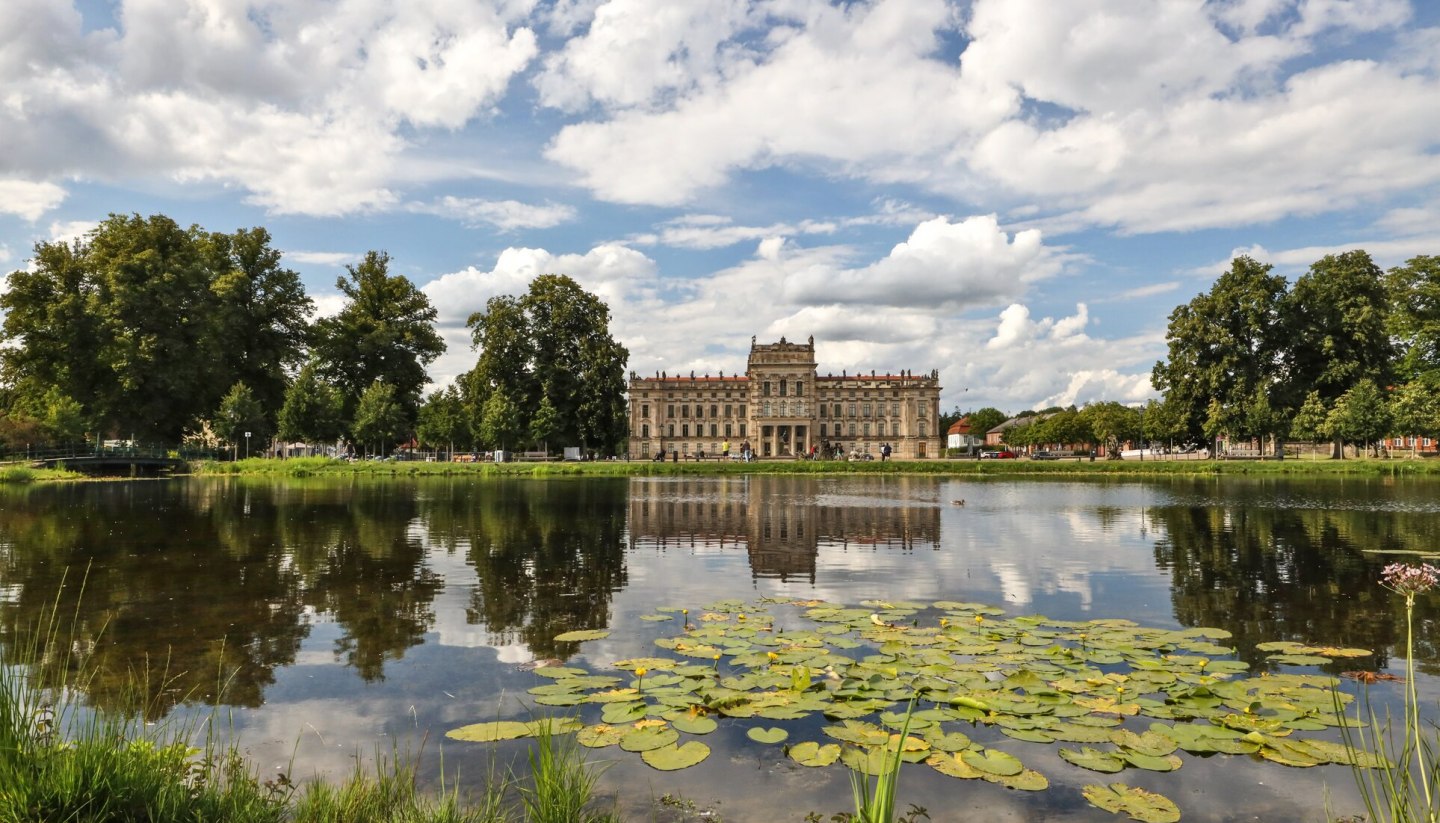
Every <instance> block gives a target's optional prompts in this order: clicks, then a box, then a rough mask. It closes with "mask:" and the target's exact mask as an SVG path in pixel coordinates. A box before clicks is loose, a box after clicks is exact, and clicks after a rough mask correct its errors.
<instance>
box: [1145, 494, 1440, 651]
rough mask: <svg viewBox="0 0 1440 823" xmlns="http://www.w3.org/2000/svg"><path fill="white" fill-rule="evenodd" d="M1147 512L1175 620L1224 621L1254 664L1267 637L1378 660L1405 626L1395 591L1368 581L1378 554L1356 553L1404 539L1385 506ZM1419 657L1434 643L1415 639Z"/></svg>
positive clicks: (1205, 623) (1378, 564) (1176, 508)
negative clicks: (1168, 576)
mask: <svg viewBox="0 0 1440 823" xmlns="http://www.w3.org/2000/svg"><path fill="white" fill-rule="evenodd" d="M1147 514H1148V517H1149V519H1150V523H1151V525H1152V527H1153V528H1155V529H1156V530H1157V533H1158V534H1159V535H1160V538H1159V540H1158V541H1157V543H1156V549H1155V552H1156V560H1157V562H1158V563H1159V564H1160V565H1161V566H1162V567H1167V568H1169V569H1170V570H1171V572H1172V575H1173V581H1174V582H1173V584H1172V586H1173V589H1172V591H1173V594H1172V597H1173V600H1174V604H1175V617H1176V619H1177V620H1179V621H1180V622H1181V623H1183V624H1186V625H1190V626H1217V627H1220V628H1224V629H1227V630H1229V631H1230V632H1232V633H1233V634H1234V635H1235V637H1234V639H1233V640H1228V641H1226V643H1233V644H1234V645H1236V646H1237V647H1238V648H1239V650H1240V654H1241V656H1242V657H1243V658H1244V659H1245V660H1247V661H1248V662H1250V664H1251V665H1252V666H1257V667H1259V666H1263V665H1265V653H1264V652H1257V651H1255V649H1254V647H1255V645H1256V644H1258V643H1263V642H1266V641H1270V640H1295V641H1299V642H1304V643H1319V644H1326V645H1340V646H1352V647H1360V648H1366V649H1372V650H1374V651H1375V652H1376V655H1377V659H1376V661H1374V664H1375V665H1385V662H1386V656H1387V653H1388V650H1389V649H1391V648H1393V644H1394V643H1395V642H1396V639H1397V632H1400V633H1402V634H1403V631H1404V625H1403V622H1401V623H1399V624H1398V625H1397V622H1396V617H1397V611H1396V608H1395V606H1396V604H1395V598H1393V596H1391V595H1390V594H1389V593H1388V592H1386V591H1385V590H1384V589H1382V588H1380V587H1379V586H1378V585H1377V583H1376V580H1377V578H1378V576H1379V572H1380V568H1381V566H1382V565H1383V563H1384V561H1383V559H1381V557H1376V556H1369V557H1367V556H1365V555H1364V554H1362V552H1361V549H1362V548H1381V547H1385V546H1393V545H1395V544H1396V542H1397V540H1400V539H1402V537H1401V536H1400V535H1397V534H1395V531H1396V530H1397V529H1400V528H1403V525H1400V524H1398V519H1397V518H1396V517H1395V515H1394V514H1393V513H1380V512H1374V511H1329V510H1321V509H1287V508H1255V507H1246V506H1244V505H1233V506H1214V507H1202V506H1196V507H1184V506H1173V507H1162V508H1154V509H1150V510H1148V512H1147ZM1402 619H1403V618H1402ZM1402 642H1403V637H1402ZM1417 657H1420V658H1422V659H1423V660H1425V661H1427V662H1428V663H1429V664H1431V665H1433V664H1434V659H1435V654H1434V647H1433V646H1430V647H1428V648H1426V649H1424V650H1423V651H1422V650H1421V649H1420V648H1417ZM1371 663H1372V661H1368V660H1352V661H1340V662H1337V663H1336V664H1335V665H1334V666H1332V667H1330V668H1331V669H1333V670H1338V669H1346V668H1359V667H1362V666H1368V665H1370V664H1371Z"/></svg>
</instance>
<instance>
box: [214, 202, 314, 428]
mask: <svg viewBox="0 0 1440 823" xmlns="http://www.w3.org/2000/svg"><path fill="white" fill-rule="evenodd" d="M200 246H201V253H202V254H203V255H204V257H205V259H206V263H207V266H208V267H209V270H210V272H211V275H210V276H211V284H210V290H211V292H212V293H213V294H214V297H215V308H214V314H213V319H214V324H215V330H214V345H215V347H216V349H217V350H218V355H219V358H220V360H219V362H220V363H222V364H223V367H221V368H216V369H215V372H216V373H215V374H213V375H212V379H220V380H225V381H226V382H228V383H235V382H240V383H244V384H245V385H246V386H249V387H250V390H251V392H253V393H254V395H255V399H256V400H257V401H258V402H259V403H260V407H261V408H262V409H264V411H265V414H266V415H267V416H268V417H271V418H272V419H273V418H274V415H275V414H276V413H277V412H278V411H279V409H280V406H281V404H282V403H284V400H285V386H286V383H287V382H288V381H287V373H293V369H295V368H297V367H298V366H299V365H300V363H301V360H302V358H303V357H304V354H305V347H306V345H307V341H308V337H309V333H310V326H309V322H308V321H307V318H308V317H309V315H310V312H311V311H312V310H313V309H314V303H313V301H311V299H310V298H309V297H308V296H307V295H306V294H305V288H304V286H303V285H301V282H300V275H299V274H297V273H295V272H294V271H292V270H290V269H287V268H284V267H282V266H281V265H280V257H281V254H280V252H279V251H278V250H277V249H274V248H272V247H271V246H270V233H269V232H268V231H266V230H265V229H263V228H252V229H240V230H237V231H236V232H235V233H234V234H221V233H209V234H205V235H203V236H202V237H201V239H200Z"/></svg>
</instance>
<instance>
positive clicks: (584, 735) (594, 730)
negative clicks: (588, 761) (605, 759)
mask: <svg viewBox="0 0 1440 823" xmlns="http://www.w3.org/2000/svg"><path fill="white" fill-rule="evenodd" d="M628 731H630V729H629V728H627V727H625V726H610V725H607V724H605V723H599V724H596V725H594V726H586V727H585V728H583V729H581V730H580V731H578V732H576V733H575V742H577V743H579V744H580V745H582V746H585V747H587V748H591V749H603V748H604V747H606V746H613V745H615V744H616V743H619V742H620V738H622V737H624V736H625V733H626V732H628Z"/></svg>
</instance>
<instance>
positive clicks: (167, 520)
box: [0, 477, 1440, 821]
mask: <svg viewBox="0 0 1440 823" xmlns="http://www.w3.org/2000/svg"><path fill="white" fill-rule="evenodd" d="M1437 492H1440V484H1437V483H1435V482H1424V481H1413V480H1412V481H1388V480H1386V481H1382V480H1378V479H1377V480H1354V479H1347V480H1343V481H1341V480H1329V481H1323V482H1317V481H1296V480H1285V479H1269V480H1259V481H1256V480H1243V479H1239V480H1235V479H1227V480H1223V481H1215V480H1209V481H1190V480H1183V481H1150V482H1144V483H1141V482H1117V481H1114V480H1098V481H1083V482H1077V481H1055V480H1049V481H1026V482H1015V481H1005V482H984V481H981V482H976V481H969V480H966V481H961V480H953V479H944V478H913V477H867V478H836V479H815V478H790V477H751V478H704V479H674V478H667V479H633V480H626V479H594V480H574V479H568V480H552V481H515V482H504V481H479V480H458V479H441V480H433V481H420V482H413V483H406V482H387V483H375V482H366V481H339V482H336V481H324V482H319V481H316V482H299V481H292V482H286V483H273V484H272V483H269V482H260V481H247V480H239V481H237V480H181V481H149V482H147V481H141V482H123V483H85V484H76V485H54V486H43V487H38V488H27V489H0V614H3V621H0V632H3V633H0V643H3V644H4V648H6V649H9V648H10V647H11V646H12V644H14V643H15V642H17V640H21V639H23V636H24V631H23V630H22V629H17V628H16V627H17V626H24V625H27V624H28V623H30V622H33V621H34V620H35V619H36V618H37V616H38V615H39V614H40V613H41V610H42V609H43V608H44V607H46V606H48V605H50V604H51V603H52V602H54V601H55V599H56V597H57V593H59V594H58V596H59V598H60V601H61V603H62V605H63V609H64V611H65V613H66V614H71V613H74V614H76V615H78V618H79V626H80V632H81V634H82V637H81V638H80V642H78V643H77V644H76V649H77V650H80V651H83V652H86V653H93V654H96V655H99V656H101V658H102V659H103V660H104V661H106V662H107V663H109V664H111V665H109V666H107V667H106V671H109V672H111V673H112V675H111V676H109V677H106V678H100V679H97V680H96V681H95V683H94V684H93V687H92V689H91V693H90V698H91V699H92V700H93V701H94V702H96V703H98V704H101V705H107V706H117V707H118V706H122V705H123V701H124V700H125V699H126V698H125V697H124V695H125V690H124V688H123V684H124V683H125V682H127V681H128V680H129V674H128V673H127V669H128V670H130V671H140V670H148V671H151V672H155V673H161V672H163V673H164V674H163V676H154V677H152V678H151V679H150V682H151V683H153V684H154V685H153V687H152V695H151V697H152V699H153V700H154V701H156V703H157V705H160V706H162V707H163V708H170V707H173V706H174V705H175V704H176V703H177V702H180V701H181V700H182V697H183V696H191V697H192V698H196V697H198V698H200V699H202V700H203V699H211V698H213V695H214V694H215V692H216V683H217V682H219V681H220V680H221V679H223V680H224V689H223V691H221V694H220V699H221V701H222V702H223V703H226V704H228V705H230V706H232V707H234V718H235V726H236V728H237V729H238V730H239V732H240V734H241V736H242V740H243V741H244V743H245V745H246V748H247V749H248V750H249V752H250V753H251V754H252V755H253V756H254V757H255V759H256V761H257V763H258V764H259V765H260V767H261V768H262V769H263V770H265V771H267V772H268V771H270V770H271V769H276V768H284V767H285V764H286V763H287V762H288V761H289V760H290V758H291V756H292V754H293V755H294V757H295V764H296V766H295V769H294V774H293V776H295V777H297V778H304V777H311V776H314V775H316V774H322V775H323V774H328V775H338V774H343V773H344V772H346V771H347V770H348V769H349V768H351V766H352V765H353V758H354V757H355V755H356V754H357V753H360V754H361V755H369V754H372V753H374V752H375V751H376V750H377V749H379V750H382V751H389V749H390V747H391V745H392V744H394V745H398V746H400V747H402V748H404V747H407V746H409V747H418V746H419V745H420V742H421V741H422V740H423V739H424V738H425V736H426V734H427V733H428V734H429V742H428V743H426V745H425V748H424V753H423V758H424V762H425V763H426V764H427V766H428V767H429V769H430V770H431V771H432V772H433V768H434V764H435V762H436V761H437V760H438V758H437V757H436V754H437V749H438V746H437V744H436V740H437V739H438V737H439V735H440V734H441V733H443V732H444V731H445V730H447V729H450V728H453V727H455V726H458V725H462V724H465V723H469V722H476V721H481V720H493V719H503V718H524V717H526V716H528V712H529V710H528V709H527V708H526V707H525V706H524V705H523V704H522V703H521V701H520V698H522V697H524V696H525V690H526V689H528V688H530V687H531V686H533V685H536V684H537V682H539V681H538V678H537V677H536V676H535V675H534V674H531V673H529V672H527V671H525V669H524V666H523V664H524V663H526V662H529V661H531V660H534V659H536V658H549V657H560V658H565V659H567V660H568V661H570V662H571V664H572V665H579V666H583V667H587V668H592V669H605V668H607V667H608V666H609V664H610V663H611V662H613V661H615V660H619V659H623V658H627V657H636V656H643V655H650V654H654V653H656V650H655V647H654V646H653V645H652V641H653V640H654V639H655V638H656V637H658V636H661V635H664V634H668V633H670V632H673V631H674V626H673V624H669V625H668V628H667V624H657V623H650V622H644V621H641V620H640V619H639V617H640V616H641V615H645V614H651V613H653V612H654V610H655V609H656V608H657V607H660V606H676V607H681V606H683V607H689V608H692V609H699V608H701V607H703V606H704V605H705V604H707V603H710V602H713V601H716V600H720V599H725V598H741V599H746V600H754V599H758V598H761V597H794V598H804V599H825V600H830V601H834V602H837V603H847V604H855V603H858V602H860V601H861V600H867V599H872V598H879V599H907V600H921V601H930V600H956V601H980V602H988V603H994V604H996V605H998V606H1002V607H1004V608H1005V609H1006V610H1007V611H1009V612H1010V613H1011V614H1031V613H1040V614H1045V615H1048V616H1051V617H1056V618H1064V619H1090V618H1102V617H1125V618H1130V619H1133V620H1136V621H1138V622H1140V623H1142V624H1145V625H1153V626H1162V627H1183V626H1218V627H1222V628H1225V629H1228V630H1229V631H1231V632H1233V633H1234V635H1235V637H1234V639H1233V640H1232V641H1227V642H1231V643H1234V644H1235V645H1237V646H1238V647H1239V648H1240V649H1241V653H1242V656H1243V657H1245V658H1246V659H1247V660H1250V661H1251V662H1252V664H1254V665H1257V666H1263V665H1264V659H1263V657H1264V656H1263V655H1261V654H1256V653H1254V652H1253V651H1252V648H1253V646H1254V645H1255V644H1256V643H1260V642H1264V641H1267V640H1299V641H1305V642H1323V643H1326V644H1335V645H1344V646H1360V647H1365V648H1370V649H1374V650H1376V652H1377V653H1378V660H1373V661H1359V662H1355V661H1351V662H1349V663H1347V664H1345V665H1340V666H1336V667H1334V670H1335V671H1338V670H1340V669H1343V668H1355V667H1360V666H1362V665H1368V666H1371V667H1376V666H1379V667H1384V666H1386V665H1390V664H1391V663H1392V662H1393V663H1394V664H1395V665H1400V664H1401V663H1402V662H1403V661H1399V660H1392V655H1393V654H1394V648H1395V645H1396V643H1397V641H1399V642H1403V608H1402V607H1401V604H1400V602H1398V598H1395V597H1393V596H1390V595H1389V594H1388V593H1386V592H1384V591H1383V590H1382V589H1380V588H1379V587H1378V586H1377V585H1376V584H1375V582H1374V581H1375V579H1376V578H1377V576H1378V573H1379V568H1380V566H1381V565H1383V562H1384V560H1383V558H1381V557H1376V556H1367V555H1365V554H1363V553H1362V550H1365V549H1433V548H1437V547H1440V535H1437V531H1440V517H1437V514H1440V495H1437ZM962 500H963V501H964V503H963V505H959V504H958V503H957V501H962ZM87 570H88V572H87ZM82 581H83V586H82ZM82 589H83V591H82ZM1433 606H1434V604H1432V603H1425V604H1423V610H1422V611H1423V614H1422V616H1423V618H1424V619H1423V620H1422V622H1421V624H1420V625H1421V629H1420V635H1421V646H1420V649H1419V655H1418V656H1420V657H1421V658H1422V661H1421V662H1422V664H1423V665H1424V666H1425V668H1426V669H1427V671H1433V670H1434V667H1435V664H1436V662H1437V651H1436V648H1435V646H1434V642H1433V640H1434V639H1433V636H1432V633H1431V631H1430V629H1431V626H1432V623H1433V616H1434V614H1436V611H1435V609H1434V608H1433ZM579 628H608V629H611V630H612V634H611V636H610V637H609V638H607V639H605V640H602V641H596V642H591V643H585V644H564V643H562V644H557V643H555V642H554V641H553V640H552V639H551V638H553V637H554V636H556V635H558V634H560V633H562V632H565V631H569V630H572V629H579ZM117 664H118V665H117ZM1421 686H1422V690H1423V691H1422V701H1424V702H1426V703H1427V704H1429V705H1434V704H1435V703H1436V699H1437V696H1440V694H1437V688H1436V684H1435V682H1434V681H1432V680H1431V679H1430V678H1428V677H1427V678H1426V679H1425V681H1424V682H1423V683H1422V684H1421ZM1376 688H1377V691H1376V693H1377V695H1380V696H1382V697H1384V696H1386V694H1388V693H1387V692H1385V691H1384V690H1385V689H1386V688H1387V687H1385V686H1380V687H1376ZM1394 691H1395V689H1394V688H1393V687H1390V692H1394ZM182 710H188V705H186V706H182ZM747 727H748V724H746V723H742V722H739V721H736V722H734V723H733V724H732V725H722V728H721V730H720V731H719V732H716V733H715V734H712V735H709V736H707V737H706V738H704V740H705V742H706V743H708V744H709V745H710V746H711V747H712V748H713V749H714V750H715V751H714V753H713V754H712V755H711V757H710V759H709V760H707V761H706V762H705V763H704V764H702V765H700V766H698V767H695V768H692V769H689V770H686V771H684V772H672V773H661V772H656V771H652V770H650V769H649V768H648V767H646V766H645V765H644V764H643V763H641V762H640V760H639V758H638V756H635V755H630V754H626V753H624V752H620V751H618V750H617V749H606V750H602V751H600V752H596V753H594V755H595V756H597V757H600V758H605V759H609V760H611V761H613V762H612V763H611V766H610V768H609V770H608V771H607V772H606V773H605V777H604V780H603V786H604V788H605V790H606V791H609V792H614V793H616V794H617V795H618V797H619V799H620V802H621V806H622V809H625V810H626V811H627V812H629V813H630V815H631V819H635V820H641V819H651V817H650V813H649V806H648V802H649V800H650V798H652V797H658V796H660V795H662V794H665V793H679V794H683V795H684V796H685V797H687V798H689V799H692V800H694V801H695V802H697V803H698V804H700V805H702V806H708V807H713V808H715V809H716V810H717V811H718V812H719V814H720V815H721V816H722V817H723V818H724V819H726V820H729V821H751V820H756V821H763V820H796V821H798V820H801V819H803V817H804V815H805V813H806V812H808V811H819V812H824V813H825V814H826V816H827V817H828V815H829V814H830V813H833V812H836V811H840V810H842V809H844V808H846V807H847V805H848V803H849V782H848V778H847V776H846V771H845V770H844V769H843V768H842V767H839V766H836V767H831V768H827V769H818V770H817V769H806V768H803V767H800V766H797V765H795V764H793V763H791V762H790V761H789V760H788V758H785V757H784V756H783V755H782V754H781V752H780V749H779V747H760V746H756V745H753V744H750V743H748V742H747V741H746V740H745V739H744V730H745V728H747ZM977 738H978V739H983V734H977ZM796 739H798V738H796ZM1001 740H1005V739H1004V738H1001ZM1008 743H1014V744H1015V746H1014V747H1013V748H1011V747H1010V746H1009V745H1007V743H1000V744H998V745H999V746H1000V747H1001V748H1010V750H1012V751H1015V752H1016V753H1017V754H1019V755H1020V756H1021V757H1022V758H1023V759H1024V760H1025V762H1026V764H1027V765H1029V766H1031V767H1033V768H1036V769H1038V770H1039V771H1041V772H1043V773H1044V774H1046V775H1047V776H1048V777H1049V778H1050V780H1051V784H1052V788H1051V789H1050V790H1049V791H1047V792H1043V793H1038V794H1031V793H1018V792H1010V791H1006V790H1004V789H1002V788H999V787H996V786H992V785H989V784H984V783H979V782H977V781H958V780H953V779H951V778H946V777H942V776H940V775H938V774H935V773H934V772H933V770H931V769H929V768H926V767H914V768H909V769H907V770H906V771H905V773H904V777H903V778H902V784H901V785H902V794H901V799H902V804H903V803H906V802H915V803H919V804H920V805H922V806H925V807H926V808H927V809H929V811H930V814H931V816H932V818H933V819H934V820H937V821H941V820H957V819H973V820H1055V821H1061V820H1064V821H1071V820H1075V821H1081V820H1111V819H1113V818H1111V816H1109V815H1107V814H1105V813H1103V812H1099V811H1097V810H1094V809H1090V808H1089V807H1088V806H1087V805H1086V804H1085V802H1084V800H1083V799H1082V798H1081V797H1080V793H1079V790H1080V787H1081V786H1083V785H1084V784H1086V783H1097V782H1112V781H1114V780H1117V779H1118V780H1124V781H1126V782H1129V783H1132V784H1135V785H1141V786H1146V787H1148V788H1152V789H1154V790H1157V791H1161V792H1163V793H1165V794H1166V795H1168V796H1170V797H1171V798H1173V799H1175V800H1176V801H1177V802H1178V803H1179V804H1180V805H1181V807H1182V810H1183V811H1184V813H1185V819H1186V820H1187V821H1204V820H1214V821H1220V820H1321V819H1323V818H1324V814H1323V806H1322V802H1321V798H1322V796H1323V795H1322V792H1323V791H1325V790H1326V789H1327V788H1328V789H1329V790H1330V791H1331V793H1332V795H1333V796H1334V798H1335V803H1336V805H1337V810H1338V811H1351V812H1353V811H1356V810H1357V809H1355V808H1353V786H1352V780H1351V777H1350V774H1349V772H1348V770H1344V769H1335V768H1333V767H1332V768H1322V769H1306V770H1300V769H1287V768H1285V767H1282V766H1278V765H1274V764H1270V763H1255V764H1252V763H1251V762H1249V761H1248V760H1245V759H1242V758H1233V757H1232V758H1227V757H1215V758H1209V759H1204V758H1197V757H1191V756H1185V766H1184V768H1183V769H1181V770H1180V771H1178V772H1175V773H1172V774H1167V775H1152V774H1149V773H1145V772H1139V771H1135V770H1130V771H1127V772H1125V773H1124V774H1122V775H1116V776H1107V775H1098V774H1096V773H1093V772H1087V771H1084V770H1081V769H1078V768H1076V767H1074V766H1071V765H1069V764H1067V763H1065V762H1064V761H1062V760H1060V759H1059V757H1058V755H1056V754H1055V752H1056V750H1058V748H1059V747H1058V746H1051V747H1042V746H1035V745H1032V744H1020V743H1018V741H1008ZM521 751H523V747H522V746H520V745H502V746H483V745H480V744H459V743H453V742H451V743H447V744H446V745H445V747H444V752H443V754H444V759H445V764H446V767H447V769H450V770H453V769H455V768H460V769H461V770H462V772H463V774H466V775H471V776H473V777H474V778H475V779H479V777H480V776H481V775H482V774H483V773H484V772H485V771H486V770H487V768H488V767H489V765H490V764H491V763H492V760H494V759H496V758H498V761H499V762H500V763H502V764H503V763H507V762H508V761H509V759H510V758H511V757H513V756H515V755H517V754H519V753H520V752H521ZM739 787H743V788H739Z"/></svg>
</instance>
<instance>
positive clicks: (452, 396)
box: [415, 386, 470, 452]
mask: <svg viewBox="0 0 1440 823" xmlns="http://www.w3.org/2000/svg"><path fill="white" fill-rule="evenodd" d="M469 434H470V421H469V419H468V416H467V415H466V412H465V402H464V400H463V399H462V398H461V396H460V390H459V389H457V388H456V387H454V386H451V387H449V388H447V389H445V390H443V391H437V392H434V393H433V394H431V395H430V396H429V397H428V398H426V400H425V405H423V406H421V407H420V416H419V419H418V421H417V423H416V425H415V436H416V437H417V438H418V439H419V440H420V442H421V443H422V444H426V445H429V446H431V447H432V448H437V449H438V448H440V447H441V446H444V447H446V448H447V449H448V450H449V451H452V452H453V451H455V441H456V440H460V441H464V440H466V439H467V438H468V436H469Z"/></svg>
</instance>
